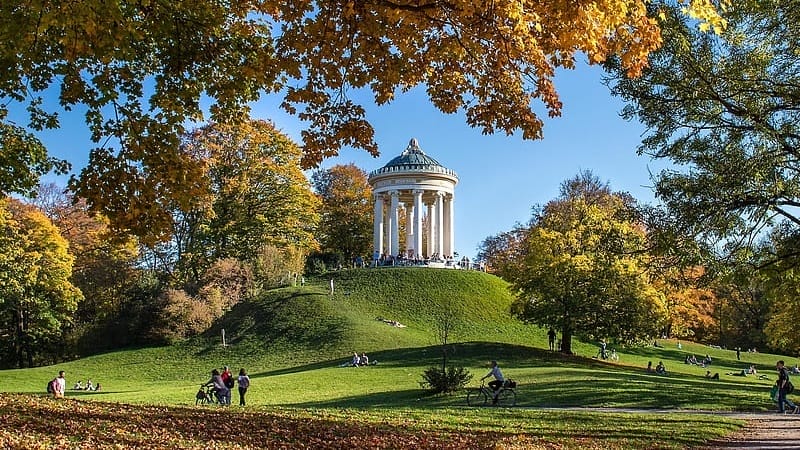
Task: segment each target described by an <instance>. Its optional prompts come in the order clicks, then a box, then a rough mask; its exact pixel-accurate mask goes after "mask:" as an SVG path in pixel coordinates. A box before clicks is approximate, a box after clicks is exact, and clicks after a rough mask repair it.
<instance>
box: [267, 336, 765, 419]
mask: <svg viewBox="0 0 800 450" xmlns="http://www.w3.org/2000/svg"><path fill="white" fill-rule="evenodd" d="M370 358H371V359H372V360H377V361H379V366H381V367H396V368H404V367H415V368H420V367H425V366H437V365H438V364H440V362H441V359H440V358H441V349H440V347H439V346H427V347H414V348H406V349H397V350H386V351H382V352H375V353H373V354H372V355H370ZM490 359H497V360H499V361H501V364H502V366H503V368H504V369H508V370H507V373H506V374H507V375H509V376H512V377H513V378H514V379H515V380H517V381H518V382H519V383H520V384H519V387H518V388H517V405H518V406H520V407H619V408H644V409H690V410H691V409H696V410H707V409H720V410H737V411H763V410H765V409H768V408H769V407H770V406H771V403H770V402H769V401H767V400H768V399H767V398H766V393H765V387H764V386H763V385H746V384H741V383H738V382H734V381H724V380H722V381H712V380H708V379H706V378H704V377H701V376H696V375H687V374H670V375H668V376H659V375H655V374H647V373H644V372H643V371H642V370H641V369H638V368H634V367H630V366H620V365H614V364H608V363H606V362H603V361H598V360H594V359H591V358H583V357H575V356H567V355H563V354H560V353H554V352H549V351H545V350H541V349H538V348H532V347H526V346H521V345H512V344H499V343H492V342H466V343H459V344H457V345H454V346H453V348H452V349H451V351H450V360H449V361H450V363H451V364H453V365H457V366H465V367H468V368H474V367H484V366H485V365H486V362H487V361H488V360H490ZM342 362H344V361H343V360H328V361H324V362H319V363H314V364H306V365H299V366H294V367H287V368H282V369H276V370H272V371H265V372H260V373H257V374H253V376H254V377H270V376H277V375H287V374H294V373H301V372H306V371H313V370H319V369H325V368H331V367H337V366H339V365H340V364H341V363H342ZM343 370H345V369H343ZM367 370H368V369H367ZM421 375H422V371H421V370H420V380H421ZM473 375H475V378H474V379H473V380H474V381H473V382H472V383H471V384H470V386H473V387H474V385H475V380H477V378H478V377H479V376H481V375H483V374H482V373H477V374H473ZM378 388H379V389H380V387H378ZM465 395H466V391H463V392H460V393H458V394H453V395H439V396H431V395H429V394H428V393H427V392H426V391H424V390H423V389H413V390H400V391H395V390H393V389H392V387H391V386H387V387H386V389H382V390H380V392H372V393H368V394H363V395H352V396H346V397H341V398H336V399H330V400H321V401H308V402H300V403H296V404H290V405H288V406H295V407H323V408H324V407H335V408H347V407H354V408H380V407H414V408H418V407H419V408H441V407H458V406H464V405H465V404H466V401H465Z"/></svg>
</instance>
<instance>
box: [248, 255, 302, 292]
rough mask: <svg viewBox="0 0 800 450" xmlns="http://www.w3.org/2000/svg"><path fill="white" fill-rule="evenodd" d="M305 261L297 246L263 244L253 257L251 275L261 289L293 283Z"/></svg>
mask: <svg viewBox="0 0 800 450" xmlns="http://www.w3.org/2000/svg"><path fill="white" fill-rule="evenodd" d="M305 263H306V261H305V254H304V253H303V251H301V250H299V249H297V248H294V247H286V248H278V247H275V246H272V245H265V246H264V247H263V248H262V249H261V251H260V252H259V254H258V255H257V256H256V257H255V258H253V276H254V279H255V281H256V284H257V285H258V287H260V288H261V289H273V288H276V287H281V286H288V285H293V284H294V283H295V282H296V281H297V277H298V276H299V274H301V273H303V268H304V265H305Z"/></svg>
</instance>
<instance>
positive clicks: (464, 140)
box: [40, 65, 663, 258]
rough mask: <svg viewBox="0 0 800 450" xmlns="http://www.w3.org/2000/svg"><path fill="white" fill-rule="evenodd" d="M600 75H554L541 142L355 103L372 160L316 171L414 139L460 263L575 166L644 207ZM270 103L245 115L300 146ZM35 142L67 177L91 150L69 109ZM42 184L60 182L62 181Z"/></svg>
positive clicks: (421, 111)
mask: <svg viewBox="0 0 800 450" xmlns="http://www.w3.org/2000/svg"><path fill="white" fill-rule="evenodd" d="M601 76H602V71H601V70H600V69H599V68H596V67H586V66H582V65H581V66H579V68H578V69H576V70H572V71H561V72H559V73H558V75H557V77H556V87H557V89H558V91H559V94H560V95H561V100H562V103H563V110H562V115H561V117H558V118H553V119H550V118H547V117H546V115H543V117H542V119H543V120H544V121H545V126H544V139H543V140H539V141H525V140H523V139H522V138H521V137H518V136H506V135H505V134H497V135H490V136H484V135H482V134H481V132H480V130H479V129H472V128H470V127H469V126H467V125H466V121H465V120H464V116H463V115H462V114H452V115H446V114H443V113H441V112H439V111H437V110H436V109H435V108H433V107H432V106H431V105H430V103H429V102H428V101H427V99H426V97H425V94H424V90H422V89H417V90H415V91H412V92H410V93H408V94H402V95H400V96H398V97H397V98H396V99H395V101H394V102H393V103H391V104H389V105H385V106H381V107H375V106H370V105H365V106H366V107H367V119H368V120H370V122H371V123H372V125H373V126H374V128H375V140H376V142H377V143H378V146H379V149H380V152H381V155H380V157H378V158H372V157H371V156H370V155H369V154H367V153H366V152H364V151H362V150H354V149H347V148H346V149H343V150H342V151H341V153H340V156H339V157H337V158H332V159H328V160H326V161H324V162H323V163H322V166H321V167H323V168H328V167H331V166H333V165H335V164H347V163H354V164H355V165H357V166H358V167H360V168H362V169H364V170H365V171H367V172H370V171H372V170H374V169H377V168H380V167H382V166H383V165H384V164H386V163H387V162H388V161H389V160H390V159H392V158H394V157H395V156H397V155H399V154H400V153H401V152H402V151H403V150H404V149H405V148H406V146H407V145H408V142H409V140H410V139H411V138H416V139H417V140H418V141H419V145H420V147H421V148H422V150H423V151H424V152H425V153H426V154H428V156H430V157H432V158H434V159H436V160H437V161H439V163H440V164H442V165H443V166H445V167H447V168H449V169H452V170H455V171H456V173H457V174H458V177H459V183H458V185H457V186H456V194H455V239H456V242H455V249H456V251H457V252H458V253H459V255H462V256H464V255H466V256H469V257H470V258H472V257H473V256H474V255H475V253H476V247H477V246H478V244H479V243H480V242H481V241H482V240H483V239H485V238H486V237H488V236H491V235H494V234H497V233H500V232H503V231H508V230H510V229H511V228H512V227H513V226H514V224H515V223H517V222H526V221H527V220H528V219H530V217H531V207H532V206H533V205H536V204H544V203H546V202H547V201H549V200H551V199H553V198H554V197H556V196H557V195H558V189H559V185H560V184H561V182H562V181H564V180H566V179H568V178H571V177H573V176H574V175H576V174H577V173H578V172H580V171H582V170H587V169H588V170H591V171H592V172H594V174H595V175H597V176H598V177H599V178H600V179H601V180H604V181H608V182H609V184H610V185H611V188H612V189H613V190H617V191H627V192H630V193H631V194H632V195H633V196H634V197H635V198H637V199H638V200H640V201H642V202H647V203H653V202H654V200H653V194H652V190H651V188H650V186H651V185H652V183H651V180H650V171H652V172H654V173H655V172H657V171H658V167H660V166H662V165H663V164H662V163H660V162H654V161H652V160H651V159H650V158H649V157H647V156H637V155H636V147H637V146H638V144H639V142H640V140H641V134H642V132H643V131H644V130H643V127H642V126H641V125H640V124H638V123H635V122H627V121H624V120H622V119H621V118H620V117H619V112H620V110H621V109H622V106H623V104H622V103H621V102H620V101H619V100H618V99H616V98H613V97H612V96H611V95H610V93H609V92H608V89H607V88H606V87H605V86H603V85H602V84H601V82H600V79H601ZM278 103H279V99H277V98H275V97H271V98H265V99H264V100H262V101H260V102H258V103H257V104H256V105H254V109H253V116H254V117H256V118H261V119H270V120H272V121H273V122H274V123H275V124H276V126H277V127H278V129H280V130H281V131H283V132H284V133H286V134H287V135H289V136H290V137H292V138H293V139H294V140H295V141H296V142H300V130H302V128H303V123H302V122H301V121H299V120H298V119H296V118H295V117H292V116H288V115H286V114H285V113H283V112H282V111H281V110H280V109H279V108H278V107H277V105H278ZM537 108H538V106H537ZM40 137H41V138H42V140H43V141H44V142H45V144H46V145H47V146H48V149H49V151H50V152H51V154H52V155H53V156H56V157H59V158H64V159H67V160H69V161H71V162H72V164H73V171H74V172H75V173H78V172H79V171H80V169H81V168H82V167H83V166H84V165H85V164H86V161H87V157H88V149H89V148H91V147H92V146H93V145H92V143H91V142H90V141H89V138H88V137H89V133H88V131H87V128H86V125H85V124H84V123H83V116H82V115H81V114H78V113H75V114H71V115H67V116H63V118H62V128H61V129H60V130H55V131H48V132H46V133H44V134H41V135H40ZM47 179H48V180H50V181H56V182H58V183H59V184H65V179H63V178H62V179H57V180H54V179H53V178H52V177H49V178H47Z"/></svg>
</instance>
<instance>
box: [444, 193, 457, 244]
mask: <svg viewBox="0 0 800 450" xmlns="http://www.w3.org/2000/svg"><path fill="white" fill-rule="evenodd" d="M454 198H455V196H454V195H452V194H451V195H448V196H447V197H445V198H444V254H445V255H447V256H450V257H451V258H455V255H454V254H453V250H454V248H453V245H454V241H453V237H454V234H453V199H454Z"/></svg>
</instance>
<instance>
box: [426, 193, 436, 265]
mask: <svg viewBox="0 0 800 450" xmlns="http://www.w3.org/2000/svg"><path fill="white" fill-rule="evenodd" d="M427 206H428V246H427V247H428V248H427V250H428V254H427V255H425V256H427V257H428V258H430V257H431V255H433V226H434V222H435V221H434V217H433V203H428V205H427Z"/></svg>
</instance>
